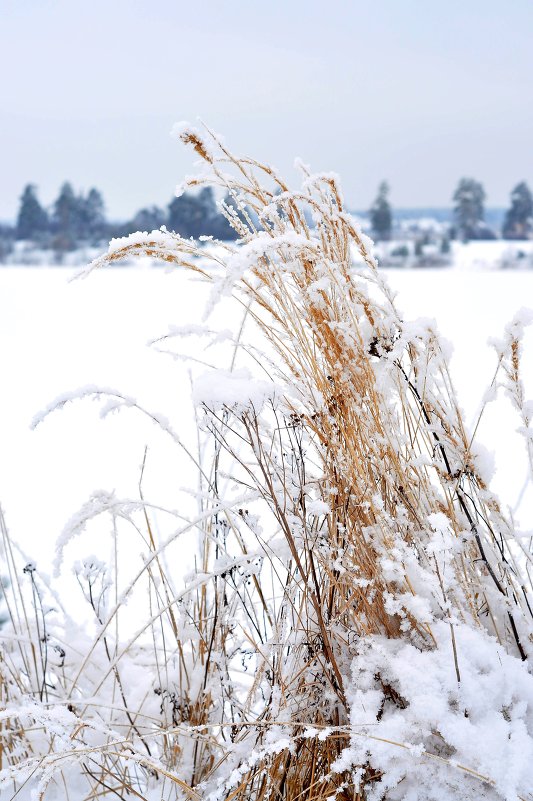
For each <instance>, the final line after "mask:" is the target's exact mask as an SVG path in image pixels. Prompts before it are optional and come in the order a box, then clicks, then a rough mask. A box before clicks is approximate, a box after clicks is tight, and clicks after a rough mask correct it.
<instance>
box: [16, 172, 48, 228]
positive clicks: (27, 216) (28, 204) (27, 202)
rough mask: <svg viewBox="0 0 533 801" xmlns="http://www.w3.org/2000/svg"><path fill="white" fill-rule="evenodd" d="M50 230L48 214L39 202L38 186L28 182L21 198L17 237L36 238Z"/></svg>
mask: <svg viewBox="0 0 533 801" xmlns="http://www.w3.org/2000/svg"><path fill="white" fill-rule="evenodd" d="M47 230H48V215H47V213H46V211H45V209H43V207H42V206H41V204H40V203H39V200H38V198H37V188H36V186H35V185H34V184H28V185H27V186H26V187H25V188H24V191H23V193H22V196H21V198H20V208H19V212H18V216H17V226H16V236H17V239H35V237H36V236H38V235H39V234H42V233H44V232H45V231H47Z"/></svg>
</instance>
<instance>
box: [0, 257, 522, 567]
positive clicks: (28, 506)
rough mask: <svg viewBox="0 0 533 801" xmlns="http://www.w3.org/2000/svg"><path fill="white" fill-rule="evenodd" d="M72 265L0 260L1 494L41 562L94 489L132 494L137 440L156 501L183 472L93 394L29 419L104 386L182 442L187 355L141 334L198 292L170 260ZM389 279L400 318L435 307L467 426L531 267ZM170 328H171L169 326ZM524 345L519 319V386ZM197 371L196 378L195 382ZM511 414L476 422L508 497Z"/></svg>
mask: <svg viewBox="0 0 533 801" xmlns="http://www.w3.org/2000/svg"><path fill="white" fill-rule="evenodd" d="M73 275H75V273H74V272H73V271H71V270H69V269H66V268H49V269H43V268H41V267H39V268H31V267H25V268H24V269H16V268H3V269H1V270H0V342H2V343H3V347H2V348H1V349H0V370H1V374H2V377H3V388H4V389H3V395H2V410H3V414H2V415H1V417H0V441H1V442H2V458H1V459H0V502H1V504H2V506H3V508H4V510H5V513H6V516H7V520H8V524H9V526H10V530H11V532H12V534H13V535H14V536H15V537H16V538H17V539H18V540H19V541H20V543H21V545H22V547H23V548H24V550H25V551H27V552H28V553H29V554H30V555H31V556H32V558H34V559H35V560H36V561H38V562H39V564H41V565H45V564H46V565H47V566H48V568H49V567H50V566H51V561H52V557H51V549H52V544H53V542H55V540H56V538H57V536H58V535H59V533H60V532H61V531H62V530H63V528H64V526H65V523H66V521H67V520H69V519H70V518H71V516H72V515H73V514H74V513H75V512H76V510H77V509H79V508H80V507H81V506H82V505H83V504H84V503H85V502H86V501H87V500H88V499H89V498H90V497H91V495H92V493H93V492H94V490H95V489H97V488H106V489H107V490H108V491H112V490H114V491H116V492H117V494H118V495H119V496H120V497H136V496H137V483H138V479H139V467H140V463H141V461H142V457H143V453H144V447H145V445H146V444H147V443H149V444H150V452H149V469H148V470H147V471H146V476H147V480H148V481H149V482H150V486H153V487H157V493H156V494H157V497H158V500H160V502H161V505H163V506H170V507H171V508H172V507H173V506H174V503H173V495H174V491H175V486H176V485H175V482H176V480H177V481H178V484H183V483H184V482H183V480H181V479H180V478H179V477H178V478H177V477H176V475H175V472H174V471H178V470H179V469H180V468H181V467H182V464H183V463H182V462H180V461H179V459H177V458H176V455H175V453H174V451H175V449H174V448H172V443H170V446H167V445H165V443H164V442H163V439H162V436H161V434H160V433H159V432H158V430H157V427H156V426H154V425H153V423H151V422H150V421H149V419H148V418H146V416H145V418H146V419H144V420H143V419H142V416H141V415H139V414H137V413H136V412H135V410H129V411H127V412H126V413H124V412H121V414H119V415H113V416H112V417H109V418H108V419H105V420H101V419H100V418H99V414H98V412H97V411H95V408H94V405H93V403H88V402H87V401H81V402H77V403H73V404H69V405H68V406H66V407H65V409H64V410H63V411H61V412H59V413H56V414H54V415H52V416H50V417H48V418H47V419H46V420H45V421H44V423H43V424H42V425H40V426H39V427H38V428H37V429H36V430H35V431H31V430H30V422H31V421H32V419H33V418H34V417H35V415H37V414H38V413H39V412H40V411H42V410H43V409H44V410H46V409H47V408H49V407H50V405H51V404H52V402H53V401H54V399H55V398H59V399H62V398H68V397H70V393H71V394H72V396H74V395H76V394H77V393H76V390H77V388H78V387H85V388H86V389H90V388H91V387H92V388H97V387H113V388H115V389H116V390H117V391H118V390H120V391H121V392H123V393H124V396H125V397H128V398H130V399H131V400H136V401H138V402H139V403H140V404H141V405H143V406H144V407H145V408H147V409H149V410H150V411H151V412H153V413H154V415H159V416H160V417H162V418H165V419H167V420H169V421H170V425H171V426H172V429H173V430H174V431H175V432H179V435H180V437H181V438H182V439H183V440H184V442H185V444H186V445H187V446H188V447H190V448H194V446H195V441H194V436H193V432H192V428H191V426H192V422H193V411H192V404H191V379H190V376H189V368H188V366H187V365H186V364H185V363H181V362H176V361H174V362H170V361H169V359H168V357H166V356H165V355H163V354H159V353H156V352H154V349H153V348H152V349H150V348H148V347H147V346H146V343H147V342H148V341H149V340H154V339H156V338H157V337H161V336H164V335H165V334H168V332H169V327H171V326H177V329H176V333H177V334H184V335H185V334H195V333H198V334H199V333H201V332H203V331H204V330H205V329H203V328H199V327H198V320H199V319H200V318H201V316H202V314H203V310H204V307H205V303H206V299H207V297H208V292H209V289H208V288H207V287H206V286H202V285H200V284H198V283H195V282H192V281H190V280H188V279H187V277H186V276H185V275H184V274H183V273H180V272H179V271H174V272H170V273H167V272H163V271H161V270H149V269H143V268H127V269H124V270H103V271H100V272H95V273H93V274H91V276H89V277H88V278H87V279H86V280H85V281H81V282H80V281H74V282H70V280H69V279H70V278H71V277H72V276H73ZM388 278H389V280H390V282H391V284H392V286H393V288H394V289H396V290H397V291H398V299H397V302H398V305H399V307H400V309H401V310H403V312H404V315H405V318H406V319H413V318H414V317H416V316H421V315H424V316H431V317H434V318H435V319H436V320H437V323H438V326H439V329H440V331H441V332H442V333H443V334H444V336H445V337H446V338H447V339H449V340H450V341H451V342H452V343H453V345H454V352H453V356H452V361H451V365H452V377H453V379H454V381H455V384H456V386H457V388H458V392H459V398H460V402H461V404H462V406H463V408H464V410H465V412H466V417H467V420H468V421H469V423H470V425H471V426H473V425H474V424H475V421H476V419H477V418H476V415H477V412H478V409H479V406H480V404H481V402H482V400H483V396H484V393H485V391H486V389H487V387H488V386H489V385H490V382H491V379H492V376H493V373H494V369H495V365H496V355H495V353H494V350H493V349H492V348H491V347H489V345H488V344H487V340H488V339H489V338H490V337H497V338H502V337H503V334H504V331H505V327H506V325H508V324H509V323H510V321H511V320H512V319H513V317H514V315H515V313H516V312H517V310H518V309H520V308H521V307H522V306H523V305H524V303H527V299H528V298H533V273H530V272H527V271H505V272H504V271H501V272H495V271H490V272H487V273H479V272H474V271H472V272H470V271H467V272H463V271H459V270H440V269H436V270H401V271H399V270H391V271H389V273H388ZM532 304H533V301H532ZM233 316H234V312H232V315H231V317H229V316H228V311H227V308H226V307H224V306H223V305H222V307H221V308H220V309H219V310H218V312H217V316H216V318H215V319H214V320H212V321H210V326H209V330H211V331H215V330H217V323H220V325H219V328H220V330H224V337H226V338H229V337H230V320H231V325H233V320H232V317H233ZM239 322H240V320H239ZM173 331H174V329H172V327H171V328H170V335H172V333H173ZM204 345H205V342H203V341H202V339H201V338H200V337H198V341H196V337H195V341H194V342H193V341H191V340H189V339H187V347H188V350H187V352H188V353H192V354H193V355H195V356H197V357H199V358H205V355H204V351H203V347H204ZM531 345H532V343H531V341H530V331H529V330H528V331H526V333H525V355H526V358H525V361H524V365H525V367H526V375H524V377H523V378H524V383H525V386H526V396H528V388H529V396H532V395H533V382H532V380H531V373H529V374H527V365H528V364H530V363H531V357H532V354H533V351H532V350H531ZM208 352H209V351H208ZM228 368H229V364H228ZM204 372H205V368H204ZM258 377H259V378H260V379H263V378H264V375H261V374H259V375H258V376H257V375H256V379H257V378H258ZM219 378H220V375H219ZM238 380H239V379H238V376H237V377H234V378H233V379H229V380H225V381H224V382H222V383H220V384H219V386H220V390H221V391H222V388H223V387H225V389H224V391H226V390H228V391H229V387H230V386H231V381H238ZM246 380H248V378H247V379H246ZM201 384H202V379H200V385H197V387H198V386H201ZM265 384H268V382H265ZM204 386H205V379H204ZM234 386H235V385H234ZM257 388H258V389H260V391H259V395H258V396H257V398H256V400H257V402H260V401H264V400H265V398H266V397H267V396H268V395H269V392H268V391H267V387H266V386H264V385H262V384H261V383H259V384H258V385H257ZM270 391H272V387H271V388H270ZM197 392H198V389H197ZM219 400H220V398H219ZM520 423H521V421H520V418H519V417H518V415H516V416H515V413H513V411H512V409H511V408H510V404H507V403H506V402H505V401H504V402H502V401H501V400H499V401H498V402H497V403H491V404H490V405H489V406H488V407H487V409H486V411H485V413H484V416H483V418H482V421H481V429H480V432H479V440H480V441H481V442H482V443H483V444H484V445H485V446H486V447H487V448H488V450H489V451H496V453H497V455H498V456H499V457H501V458H497V459H496V476H495V487H496V489H497V490H498V491H499V492H501V493H502V495H503V498H504V501H505V502H506V503H507V504H509V505H510V506H514V504H515V502H516V500H517V497H518V495H519V491H520V488H521V486H522V483H523V477H524V476H525V470H526V462H525V457H524V455H523V444H522V442H521V440H520V437H519V436H518V435H517V433H516V429H517V428H518V426H519V425H520ZM169 439H170V438H169ZM150 460H151V461H150ZM502 464H505V465H508V464H513V465H515V469H513V471H512V473H510V472H509V471H508V470H503V471H502V469H501V465H502Z"/></svg>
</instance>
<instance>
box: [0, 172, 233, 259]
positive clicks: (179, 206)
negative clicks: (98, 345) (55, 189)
mask: <svg viewBox="0 0 533 801" xmlns="http://www.w3.org/2000/svg"><path fill="white" fill-rule="evenodd" d="M226 202H227V203H228V205H230V206H231V205H234V204H233V201H232V200H231V198H226ZM162 225H165V226H166V227H167V228H168V229H169V230H170V231H175V232H176V233H179V234H180V235H181V236H183V237H191V236H192V237H194V238H195V239H196V238H198V237H199V236H202V235H205V236H213V237H215V238H216V239H222V240H233V239H235V236H236V235H235V232H234V230H233V228H232V227H231V226H230V225H229V223H228V221H227V220H226V218H225V217H224V215H223V214H222V213H221V211H220V210H219V207H218V206H217V203H216V200H215V195H214V193H213V190H212V189H211V187H204V188H203V189H201V190H200V191H199V192H197V193H194V194H193V193H188V192H186V193H184V194H183V195H181V196H180V197H175V198H173V199H172V200H171V201H170V203H169V204H168V205H167V206H166V207H165V208H161V207H159V206H149V207H146V208H143V209H140V210H139V211H138V212H137V213H136V214H135V215H134V216H133V217H132V219H131V220H128V221H126V222H119V223H117V222H110V221H109V220H108V219H107V216H106V211H105V203H104V198H103V196H102V193H101V192H100V191H99V190H98V189H95V188H92V189H90V190H89V191H88V192H87V193H86V194H84V193H76V192H75V191H74V189H73V187H72V184H70V183H69V182H68V181H67V182H65V183H64V184H63V185H62V187H61V189H60V191H59V195H58V197H57V199H56V200H55V201H54V203H53V204H52V206H51V207H50V208H46V207H44V206H43V205H42V204H41V202H40V201H39V197H38V192H37V187H36V186H35V185H34V184H28V185H27V186H26V187H25V188H24V191H23V192H22V195H21V198H20V203H19V209H18V213H17V218H16V223H15V224H14V225H6V224H3V225H0V260H1V258H2V256H4V257H5V256H7V255H8V254H9V253H10V252H11V250H12V249H13V247H14V245H15V242H17V241H21V242H25V243H28V244H30V245H32V246H33V247H35V248H38V249H43V250H52V251H54V252H55V253H56V254H57V255H58V256H61V254H65V253H67V252H69V251H72V250H76V249H77V248H79V247H82V246H91V245H92V246H99V245H102V243H104V242H106V241H108V240H109V239H112V238H113V237H119V236H127V235H128V234H130V233H133V232H135V231H152V230H154V229H156V228H160V227H161V226H162Z"/></svg>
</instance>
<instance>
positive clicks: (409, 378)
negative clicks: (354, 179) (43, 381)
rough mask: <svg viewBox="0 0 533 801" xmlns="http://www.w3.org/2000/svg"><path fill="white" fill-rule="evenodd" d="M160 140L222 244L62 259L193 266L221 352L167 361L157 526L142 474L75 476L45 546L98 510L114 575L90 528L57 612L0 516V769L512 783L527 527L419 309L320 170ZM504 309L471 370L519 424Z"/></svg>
mask: <svg viewBox="0 0 533 801" xmlns="http://www.w3.org/2000/svg"><path fill="white" fill-rule="evenodd" d="M181 139H182V140H183V141H184V142H185V143H186V144H189V145H191V146H192V147H193V148H194V149H195V151H196V152H197V154H198V155H199V157H200V159H201V160H202V161H203V163H204V165H205V170H204V171H203V172H202V173H201V175H200V177H196V178H191V179H189V180H188V181H187V183H186V186H187V188H192V187H195V186H200V185H202V184H204V183H209V184H212V185H215V186H218V187H220V188H221V189H222V190H223V191H224V193H225V197H226V200H225V201H224V203H223V211H224V213H225V215H226V216H227V218H228V220H229V221H230V223H231V224H232V225H233V227H234V229H235V230H236V232H237V234H238V237H239V241H238V243H237V244H235V245H230V244H227V243H215V242H211V241H208V242H201V243H195V242H193V241H192V240H185V239H182V238H180V237H179V236H177V235H176V234H173V233H169V232H168V231H166V230H164V229H163V230H160V231H154V232H152V233H143V234H135V235H133V236H131V237H128V238H126V239H124V240H115V241H113V242H112V243H111V245H110V249H109V252H108V253H107V254H106V255H105V256H103V257H102V258H101V259H99V260H97V261H96V262H94V263H93V265H91V268H90V269H95V268H100V267H103V266H105V265H107V264H112V263H114V262H116V261H118V260H120V259H124V258H126V257H134V256H150V257H155V258H157V259H161V260H163V261H165V262H166V263H168V265H169V266H171V267H176V268H181V269H183V270H186V271H189V272H190V273H192V274H194V275H195V276H196V277H198V278H200V279H202V280H204V281H206V282H208V283H209V284H210V286H211V302H210V305H209V308H208V311H209V310H210V309H211V308H212V307H213V306H215V304H217V303H218V302H219V301H220V299H221V298H222V299H223V298H225V297H226V298H227V299H226V300H225V301H224V302H225V303H227V302H231V303H233V304H234V306H235V308H236V309H240V310H241V311H240V319H241V321H242V322H241V323H240V324H239V325H238V326H237V330H236V332H235V334H234V336H233V339H232V342H231V347H232V349H233V350H232V357H231V368H230V369H229V370H225V371H224V370H210V371H207V372H204V373H202V374H201V375H198V376H197V379H196V381H195V383H194V388H193V396H194V400H195V403H196V407H197V420H198V441H199V449H198V453H197V454H192V453H189V456H190V459H191V463H193V464H194V469H195V471H196V475H197V489H196V492H195V503H196V505H197V506H196V511H195V513H194V514H189V515H188V519H187V520H185V521H184V520H183V519H182V516H180V515H178V514H177V515H176V516H177V521H178V522H177V524H176V525H177V528H176V530H175V531H174V533H173V534H172V535H171V536H169V537H168V538H167V539H166V540H163V541H158V540H157V538H156V535H155V532H154V531H153V527H152V525H151V506H150V503H149V502H148V500H146V499H145V498H144V495H143V493H142V491H140V492H139V497H138V498H134V499H126V500H124V499H117V498H116V497H115V496H114V495H112V494H109V495H108V494H106V493H99V494H97V495H95V496H93V498H92V499H91V500H90V501H89V503H88V504H87V506H86V507H84V508H83V509H82V510H81V511H80V513H79V515H78V516H77V517H76V518H74V519H73V521H71V524H70V526H69V527H68V528H67V530H66V531H65V533H64V535H63V537H62V540H61V547H63V545H64V544H65V543H66V542H67V541H68V540H69V538H70V537H71V536H73V535H74V534H77V533H81V532H82V531H83V529H84V528H85V526H86V525H87V523H88V521H90V520H92V519H93V518H95V517H97V516H100V515H108V516H109V517H110V519H111V521H112V525H113V532H114V536H115V538H116V542H117V543H118V540H119V535H118V533H117V531H118V525H119V524H120V523H123V522H124V521H127V523H128V524H129V525H132V526H134V527H135V529H136V531H137V532H138V536H139V537H140V538H142V542H143V548H144V551H143V557H142V560H141V562H140V564H139V568H138V571H137V572H136V573H135V574H134V575H133V576H132V577H131V580H128V582H127V583H126V584H125V585H123V586H121V587H120V589H119V588H118V583H119V582H118V579H117V575H118V568H117V565H118V563H119V560H120V548H119V546H118V544H117V547H116V553H115V557H114V561H113V560H112V564H103V563H102V562H100V561H99V560H98V559H96V558H94V559H92V560H88V561H87V560H86V561H85V562H83V563H82V564H80V565H79V566H78V568H77V578H78V582H79V584H80V587H81V590H82V591H83V594H84V596H85V598H86V600H87V602H88V604H89V607H90V608H91V610H92V616H93V627H92V628H90V627H89V628H87V629H84V630H83V631H79V630H78V629H77V627H76V625H75V623H74V622H73V621H72V620H71V619H70V618H69V616H68V613H67V612H66V611H61V599H56V601H53V600H52V599H51V590H50V587H48V586H46V585H45V584H43V583H42V582H41V579H40V577H39V575H38V573H37V571H36V570H35V567H34V566H33V565H32V564H26V565H25V566H24V571H25V572H21V569H20V566H21V563H20V558H19V557H18V556H17V555H16V554H15V553H14V550H13V546H12V544H11V542H10V540H9V537H8V535H7V532H6V530H5V526H4V528H3V532H4V540H5V550H6V556H7V565H8V572H9V574H10V575H9V585H8V586H6V588H5V597H6V603H7V607H8V611H9V614H10V619H11V623H10V625H9V626H8V627H6V629H5V630H4V632H3V633H4V634H5V637H4V640H3V646H2V651H1V652H0V670H1V677H2V694H3V698H2V700H3V710H4V711H2V712H1V713H0V726H1V729H0V731H1V737H2V749H3V750H2V769H3V770H2V780H3V785H2V786H3V788H4V789H3V790H2V792H3V793H5V797H6V798H10V797H18V798H21V797H23V794H24V792H26V791H29V790H30V789H32V790H33V791H34V792H35V793H36V797H39V798H40V797H43V798H44V797H49V798H55V797H58V798H67V799H76V801H78V799H82V798H83V799H96V798H100V797H109V798H113V797H117V796H118V797H119V798H126V797H128V798H141V799H147V800H148V799H149V800H150V801H152V799H154V800H155V799H157V800H158V801H160V799H165V800H166V799H185V798H188V799H206V800H207V799H209V800H210V801H219V800H220V801H222V800H223V799H224V801H245V799H246V801H248V799H252V800H253V801H267V800H268V801H326V799H338V800H339V801H347V800H348V799H358V801H359V800H360V801H362V800H363V799H368V801H371V800H375V801H377V799H391V801H392V800H393V799H394V800H395V801H396V800H398V801H399V799H406V800H407V799H409V800H412V801H414V800H415V799H417V801H431V800H433V799H434V801H443V800H445V801H448V799H476V800H477V799H480V798H484V799H517V798H522V799H529V798H533V795H532V788H533V738H532V735H533V679H532V677H531V675H530V672H529V663H528V659H529V658H530V656H531V653H532V648H533V641H532V633H533V629H532V611H531V603H532V597H531V581H530V562H531V552H530V549H529V544H528V543H527V541H526V540H524V539H523V538H521V537H520V536H519V535H517V533H516V532H515V529H514V524H513V521H512V519H510V518H509V517H508V515H507V514H506V512H505V511H504V510H503V509H502V507H501V506H500V503H499V501H498V499H497V497H496V496H495V495H494V494H493V493H492V492H491V490H490V488H489V486H488V483H487V480H486V476H485V472H486V471H485V468H484V464H483V460H482V459H480V457H479V449H478V448H477V445H476V443H475V441H474V440H473V436H472V432H470V431H469V430H467V428H466V426H465V423H464V420H463V418H462V415H461V411H460V408H459V403H458V399H457V396H456V394H455V391H454V388H453V384H452V380H451V377H450V373H449V369H448V358H447V352H446V347H445V346H444V345H443V343H442V342H441V340H440V338H439V335H438V332H437V331H436V330H435V328H434V324H432V323H431V322H428V321H424V320H422V321H416V322H408V321H405V320H404V319H403V318H402V316H401V314H400V313H399V311H398V310H397V308H396V306H395V303H394V298H393V295H392V293H391V291H390V289H389V287H388V285H387V283H386V281H385V280H384V278H383V276H382V274H381V273H380V271H379V270H378V267H377V264H376V262H375V260H374V258H373V256H372V243H371V241H370V240H369V239H368V238H367V237H366V236H364V235H363V234H362V233H361V231H360V230H359V228H358V227H357V226H356V224H355V223H354V221H353V219H352V218H351V216H350V215H349V214H348V213H347V212H346V211H345V208H344V204H343V199H342V195H341V192H340V189H339V185H338V181H337V178H336V177H335V176H334V175H332V174H318V175H312V174H311V173H310V171H309V170H308V169H307V168H306V167H305V166H304V165H300V169H301V171H302V176H303V177H302V184H301V188H300V189H298V190H297V191H292V190H291V189H289V187H288V186H287V185H286V183H285V182H284V181H283V179H282V178H281V177H280V176H279V175H278V174H277V173H276V172H275V171H274V170H272V169H271V168H269V167H268V166H265V165H263V164H260V163H258V162H256V161H253V160H252V159H248V158H236V157H234V156H233V155H232V154H231V153H230V152H229V151H228V150H227V149H226V147H225V145H224V144H223V143H222V142H221V140H220V139H219V138H218V137H216V136H215V135H213V134H211V133H210V132H209V131H206V132H205V133H199V132H198V131H196V130H194V129H191V128H184V129H183V130H182V131H181ZM125 280H127V278H126V279H125ZM524 322H525V320H524V318H523V317H521V318H517V319H516V320H515V321H514V322H513V323H512V324H511V325H510V326H509V327H508V329H507V330H506V334H505V338H504V340H502V342H501V343H500V344H499V345H498V363H497V371H496V375H495V378H494V382H493V385H494V387H495V388H496V387H497V386H503V387H504V388H505V389H506V390H507V392H508V394H509V395H510V396H511V398H512V400H513V403H514V404H515V406H516V408H517V410H518V412H519V415H520V416H521V421H522V427H523V430H524V434H525V437H526V440H527V445H528V449H529V450H530V443H531V439H530V434H529V416H530V409H529V406H528V404H527V401H526V400H525V396H524V389H523V385H522V378H521V374H520V369H521V368H520V353H521V338H522V333H523V326H524ZM202 331H203V332H204V333H205V334H206V335H208V336H211V337H213V336H214V334H213V332H212V331H211V329H209V328H208V327H207V324H206V325H205V328H203V329H202ZM173 333H174V334H176V333H179V332H176V331H174V332H173ZM173 333H172V332H171V334H169V335H168V336H167V338H168V337H170V336H172V335H173ZM101 394H102V392H101V391H100V390H97V389H96V388H90V389H88V390H86V391H84V392H82V393H80V396H83V395H86V396H91V397H99V396H100V395H101ZM74 397H75V394H71V395H68V396H65V397H64V398H62V399H60V400H59V401H58V403H57V404H56V406H57V405H59V406H61V405H64V403H66V402H67V401H70V400H72V399H73V398H74ZM108 403H109V404H110V408H112V409H115V408H117V407H120V406H129V407H131V406H136V402H135V401H133V400H132V399H130V398H125V397H122V396H120V395H114V396H113V397H111V398H110V399H108ZM51 408H53V407H51ZM137 408H138V409H140V411H145V410H143V409H141V408H140V407H139V406H137ZM151 416H152V419H154V420H155V421H156V422H159V423H160V424H161V425H162V426H163V428H165V430H166V431H167V433H170V434H171V435H172V436H173V437H174V439H175V440H176V443H177V447H180V446H182V445H181V441H180V439H179V436H178V435H177V434H174V432H173V430H171V429H170V428H169V426H168V425H167V424H166V423H165V422H164V421H161V420H160V418H158V417H157V416H156V415H151ZM182 447H184V446H182ZM191 532H196V533H197V534H198V543H199V546H198V553H197V556H196V561H195V564H196V567H195V570H194V571H193V572H192V573H191V574H190V575H188V576H187V577H186V578H185V579H183V581H178V580H177V577H176V570H175V569H174V568H173V565H175V559H174V557H173V558H170V557H169V554H171V553H175V552H173V551H172V549H173V548H175V543H176V541H177V539H178V537H183V536H184V535H188V534H189V533H191ZM142 593H144V595H143V597H144V610H145V616H144V619H143V620H141V621H136V626H135V628H134V631H133V633H131V632H130V633H129V634H128V635H127V636H125V635H124V634H123V633H122V631H121V628H120V626H119V625H118V621H119V618H120V619H121V620H122V619H123V618H124V615H125V609H124V607H125V605H126V603H127V602H129V600H130V599H131V598H132V597H133V596H137V597H138V596H139V594H142ZM73 644H74V645H73ZM10 791H11V793H12V795H10ZM3 797H4V795H2V798H3Z"/></svg>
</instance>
